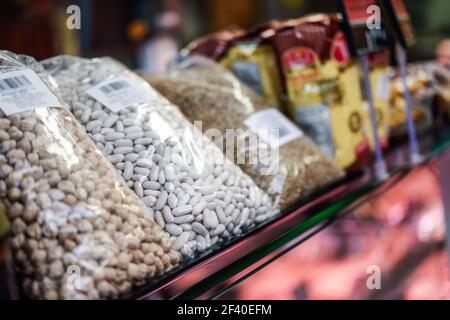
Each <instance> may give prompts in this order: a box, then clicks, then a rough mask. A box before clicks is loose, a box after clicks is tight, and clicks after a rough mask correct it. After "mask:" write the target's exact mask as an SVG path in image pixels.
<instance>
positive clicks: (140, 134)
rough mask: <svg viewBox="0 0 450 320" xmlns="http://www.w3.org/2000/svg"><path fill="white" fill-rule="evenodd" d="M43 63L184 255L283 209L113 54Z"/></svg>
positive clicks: (90, 131)
mask: <svg viewBox="0 0 450 320" xmlns="http://www.w3.org/2000/svg"><path fill="white" fill-rule="evenodd" d="M43 63H44V65H45V66H46V68H47V69H48V70H50V71H51V74H52V75H53V76H54V77H55V79H56V81H57V83H58V86H59V91H60V93H61V96H62V97H63V99H64V100H65V101H66V102H67V103H68V105H69V106H70V108H71V110H72V112H73V113H74V115H75V116H76V117H77V118H78V119H79V120H80V122H81V123H82V125H83V126H84V128H85V129H86V131H87V132H88V134H89V136H90V137H91V138H92V139H93V140H94V141H95V143H96V144H97V146H98V147H99V148H100V149H101V150H102V151H103V153H104V154H105V156H106V157H107V159H108V160H109V161H110V162H111V163H112V164H113V165H114V166H115V167H116V169H117V170H118V171H119V173H120V174H121V175H122V177H123V178H124V179H125V180H126V181H127V184H128V186H130V187H131V188H133V189H134V191H135V192H136V194H137V195H138V196H139V197H140V198H141V199H142V200H143V202H144V203H145V204H146V205H147V206H148V207H149V208H151V209H153V211H154V218H155V220H156V222H157V223H158V224H159V225H160V226H161V227H162V228H163V229H164V230H165V231H166V233H167V235H168V236H169V237H170V239H171V240H172V242H173V244H174V247H175V248H176V249H180V250H181V251H182V253H183V254H184V255H185V256H186V257H195V256H196V254H197V253H201V252H204V251H206V250H207V249H210V248H213V246H215V247H216V245H220V244H221V243H223V242H225V241H228V240H231V239H234V238H235V237H237V236H240V235H242V234H243V233H244V232H245V230H247V229H249V228H252V227H253V226H255V225H256V223H258V222H261V221H264V220H266V219H267V218H269V217H270V216H271V215H272V214H274V213H276V212H277V209H276V208H274V207H273V204H272V203H271V199H270V198H269V196H268V195H267V194H265V193H264V192H263V191H262V190H261V189H259V188H258V187H257V186H256V185H255V183H254V182H253V181H252V180H251V178H250V177H248V176H247V175H246V174H244V173H243V172H242V171H241V170H240V169H239V168H238V167H237V166H235V165H234V164H232V163H231V162H230V161H228V160H226V158H225V157H224V156H223V154H222V152H221V150H219V149H218V148H217V147H216V146H215V145H214V144H213V143H211V142H210V141H209V140H208V139H206V138H205V137H204V136H203V135H202V133H201V131H200V130H198V129H197V128H196V127H194V126H193V125H192V124H191V123H190V122H189V121H188V120H187V119H186V118H185V117H184V116H183V115H182V113H181V112H180V111H179V109H178V108H177V107H176V106H174V105H173V104H171V103H170V102H169V101H168V100H167V99H166V98H164V97H163V96H162V95H160V94H159V93H158V92H157V91H156V90H154V89H153V88H152V87H151V86H150V85H149V84H148V83H147V82H146V81H144V80H143V79H141V78H140V77H138V76H137V75H136V74H134V73H133V72H131V71H129V70H128V69H127V68H126V67H125V66H123V65H121V64H120V63H118V62H116V61H114V60H112V59H110V58H96V59H92V60H88V59H81V58H73V57H72V58H71V57H55V58H52V59H50V60H47V61H45V62H43Z"/></svg>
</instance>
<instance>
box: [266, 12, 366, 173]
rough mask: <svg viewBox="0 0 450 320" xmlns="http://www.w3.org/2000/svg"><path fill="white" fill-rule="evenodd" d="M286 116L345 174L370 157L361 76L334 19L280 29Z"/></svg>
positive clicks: (309, 19)
mask: <svg viewBox="0 0 450 320" xmlns="http://www.w3.org/2000/svg"><path fill="white" fill-rule="evenodd" d="M273 43H274V47H275V50H276V53H277V57H278V59H279V65H280V68H281V72H282V78H283V85H284V87H285V90H286V97H287V98H286V100H287V112H288V114H289V116H290V117H291V118H292V120H293V121H294V122H295V123H296V124H297V125H298V126H299V127H300V128H301V129H302V130H303V131H304V132H305V134H306V135H308V136H309V137H311V138H312V140H313V141H314V142H315V143H316V144H317V145H318V146H319V147H320V148H321V149H322V150H323V151H324V152H325V153H326V154H327V155H328V156H330V157H332V158H334V159H335V160H336V162H337V163H338V164H339V166H341V167H342V168H348V167H350V166H352V165H355V164H358V163H359V162H361V161H363V160H364V159H365V155H366V154H367V153H368V143H367V138H366V136H365V134H364V127H363V121H362V118H363V115H362V110H361V104H362V101H363V100H362V94H361V89H360V86H359V83H360V80H359V79H360V78H359V70H358V68H357V64H356V63H355V62H354V61H353V60H352V59H351V57H350V53H349V49H348V45H347V41H346V39H345V36H344V34H343V33H342V31H341V27H340V23H339V20H338V19H337V17H335V16H334V15H325V14H315V15H311V16H306V17H303V18H301V19H298V20H295V21H291V22H290V23H288V24H286V25H285V26H283V27H282V28H279V29H278V30H277V32H276V34H275V36H274V39H273Z"/></svg>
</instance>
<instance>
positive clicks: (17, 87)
mask: <svg viewBox="0 0 450 320" xmlns="http://www.w3.org/2000/svg"><path fill="white" fill-rule="evenodd" d="M60 105H61V103H60V102H59V101H58V98H57V97H56V96H55V95H54V94H53V93H52V92H51V91H50V89H49V88H48V87H47V86H46V85H45V83H44V82H43V81H42V80H41V78H39V76H38V75H37V74H36V73H34V72H33V71H32V70H30V69H25V70H17V71H11V72H5V73H2V74H0V109H2V111H3V112H4V113H5V114H6V115H7V116H9V115H11V114H14V113H18V112H22V111H27V110H32V109H37V108H48V107H58V106H60Z"/></svg>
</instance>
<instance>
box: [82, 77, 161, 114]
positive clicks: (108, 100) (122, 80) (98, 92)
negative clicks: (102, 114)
mask: <svg viewBox="0 0 450 320" xmlns="http://www.w3.org/2000/svg"><path fill="white" fill-rule="evenodd" d="M86 92H87V94H89V95H90V96H91V97H93V98H94V99H95V100H97V101H99V102H100V103H101V104H103V105H104V106H105V107H107V108H108V109H110V110H111V111H112V112H119V111H120V110H122V109H125V108H128V107H130V106H132V105H136V104H139V103H145V102H150V101H152V100H155V98H157V97H158V93H157V92H156V91H155V90H154V89H153V88H152V87H150V86H145V85H143V84H142V83H140V82H139V81H138V80H135V79H132V78H127V77H117V78H114V79H110V80H105V81H102V82H100V83H99V84H97V85H96V86H94V87H92V88H90V89H89V90H87V91H86Z"/></svg>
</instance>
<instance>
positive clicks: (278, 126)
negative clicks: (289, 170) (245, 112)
mask: <svg viewBox="0 0 450 320" xmlns="http://www.w3.org/2000/svg"><path fill="white" fill-rule="evenodd" d="M244 124H245V125H246V126H247V127H249V128H250V129H252V130H253V131H255V132H256V133H257V134H258V136H259V137H260V138H261V139H263V140H264V141H265V142H266V143H268V144H269V145H270V146H271V147H272V148H278V147H280V146H282V145H284V144H286V143H288V142H290V141H292V140H295V139H298V138H301V137H302V136H303V132H302V131H301V130H300V129H299V128H298V127H297V126H296V125H295V124H293V123H292V122H291V121H290V120H289V119H288V118H286V117H285V116H284V115H283V114H282V113H281V112H280V111H278V110H277V109H275V108H269V109H266V110H262V111H259V112H257V113H255V114H252V115H251V116H250V117H248V118H247V119H245V121H244Z"/></svg>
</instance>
